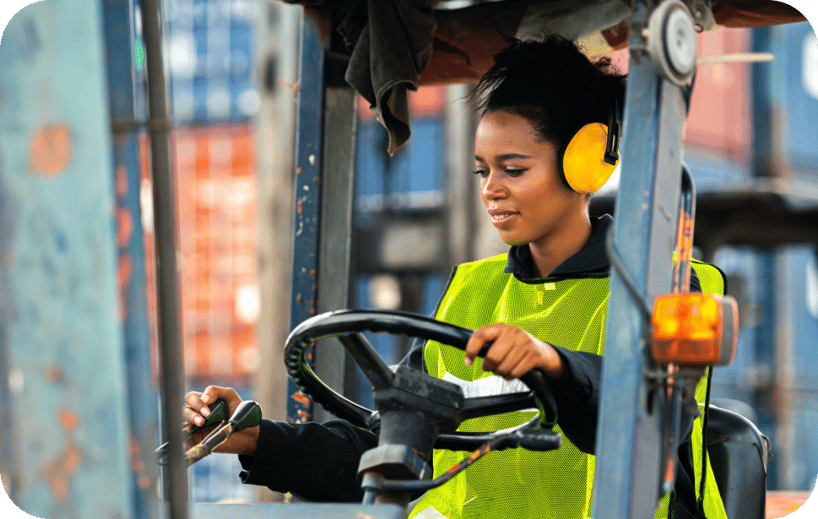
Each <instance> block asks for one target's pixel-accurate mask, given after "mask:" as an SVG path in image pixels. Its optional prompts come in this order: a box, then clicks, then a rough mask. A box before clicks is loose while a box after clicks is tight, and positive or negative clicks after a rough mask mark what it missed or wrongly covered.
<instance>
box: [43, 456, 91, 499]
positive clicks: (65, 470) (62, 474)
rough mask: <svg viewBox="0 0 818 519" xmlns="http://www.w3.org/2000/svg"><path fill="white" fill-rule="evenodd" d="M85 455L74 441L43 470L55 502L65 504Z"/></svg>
mask: <svg viewBox="0 0 818 519" xmlns="http://www.w3.org/2000/svg"><path fill="white" fill-rule="evenodd" d="M83 458H85V453H84V452H83V451H82V449H80V448H79V446H78V445H77V444H76V443H74V442H73V441H69V442H68V443H66V444H65V448H64V449H63V450H62V452H60V454H58V455H57V457H56V458H55V459H54V461H52V462H51V463H49V464H48V465H46V466H45V468H44V469H43V479H44V480H45V482H46V484H48V486H49V487H51V493H52V494H53V495H54V500H55V501H57V502H58V503H61V502H65V500H66V498H67V497H68V492H69V490H70V489H71V480H72V478H73V477H74V474H75V473H76V472H77V470H78V469H79V466H80V463H81V462H82V460H83Z"/></svg>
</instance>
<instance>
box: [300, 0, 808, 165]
mask: <svg viewBox="0 0 818 519" xmlns="http://www.w3.org/2000/svg"><path fill="white" fill-rule="evenodd" d="M284 1H285V2H287V3H300V4H304V5H308V6H312V7H319V8H323V9H326V11H327V12H328V13H330V12H331V13H332V18H333V20H332V30H333V31H335V30H337V31H338V32H340V33H341V34H343V36H344V40H345V44H346V47H347V51H349V52H350V53H351V58H350V61H349V65H348V67H347V71H346V77H345V79H346V81H347V82H348V83H350V84H351V85H352V86H353V87H354V88H355V90H357V91H358V93H360V94H361V95H362V96H363V97H364V98H365V99H366V100H367V101H369V103H370V108H371V109H372V112H373V114H374V115H375V117H376V118H377V119H378V120H379V121H380V122H381V123H382V124H383V125H384V126H385V127H386V129H387V131H388V133H389V136H390V144H389V151H390V153H391V152H393V151H394V150H395V149H397V148H398V147H400V146H401V145H402V144H403V143H404V142H406V140H408V138H409V134H410V131H409V113H408V104H407V90H415V89H417V87H418V86H420V85H437V84H449V83H462V82H473V81H476V80H477V79H478V78H480V77H481V76H482V75H483V73H484V72H485V71H487V70H488V69H489V68H490V67H491V65H492V64H493V60H492V56H493V55H494V54H495V53H496V52H497V50H499V49H501V48H503V47H504V46H505V45H506V41H505V40H504V38H503V35H511V36H516V37H525V36H528V35H536V34H538V33H543V32H552V33H559V34H561V35H563V36H566V37H569V38H572V39H581V38H585V37H588V36H591V35H598V34H600V33H601V34H602V36H603V37H604V40H605V42H606V43H607V46H608V47H609V48H610V49H614V48H621V47H624V46H626V45H627V44H628V38H629V36H628V25H629V17H630V9H631V8H630V0H505V1H488V2H483V3H480V4H477V5H474V6H469V7H462V6H463V5H467V4H468V3H469V2H464V1H463V0H323V1H314V0H313V1H310V0H284ZM712 14H713V17H712V18H713V19H712V20H710V22H711V23H713V22H714V23H715V24H718V25H722V26H727V27H760V26H768V25H775V24H782V23H791V22H797V21H803V20H806V18H805V17H804V16H803V15H802V14H801V13H799V12H798V11H797V10H796V9H795V8H793V7H791V6H789V5H787V4H784V3H781V2H777V1H773V0H752V1H750V0H716V1H715V3H714V4H713V7H712ZM336 50H337V49H336ZM603 52H604V51H603Z"/></svg>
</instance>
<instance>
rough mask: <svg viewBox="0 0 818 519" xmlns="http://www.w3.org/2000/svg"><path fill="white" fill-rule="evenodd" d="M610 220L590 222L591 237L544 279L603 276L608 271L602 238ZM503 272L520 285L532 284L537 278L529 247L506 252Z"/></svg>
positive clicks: (606, 217)
mask: <svg viewBox="0 0 818 519" xmlns="http://www.w3.org/2000/svg"><path fill="white" fill-rule="evenodd" d="M612 223H613V218H612V217H611V216H610V215H608V214H606V215H602V216H600V217H598V218H591V236H589V237H588V241H586V242H585V245H583V246H582V249H580V250H579V252H577V253H576V254H574V255H573V256H571V257H569V258H568V259H566V260H565V261H563V262H562V263H560V264H559V265H557V268H555V269H554V271H553V272H551V274H550V275H549V276H548V277H547V278H545V279H554V278H557V279H565V278H572V277H584V276H582V275H583V274H587V273H589V272H596V273H599V272H604V271H607V270H608V269H609V268H610V262H609V261H608V255H607V254H606V253H605V237H606V236H607V234H608V228H609V227H610V226H611V224H612ZM505 272H506V273H507V274H514V276H515V277H516V278H517V279H519V280H520V281H533V280H537V279H538V278H537V277H536V276H535V274H534V272H535V269H534V261H533V260H532V259H531V250H530V249H529V248H528V245H527V244H526V245H514V246H512V247H511V249H510V250H509V251H508V261H507V262H506V268H505Z"/></svg>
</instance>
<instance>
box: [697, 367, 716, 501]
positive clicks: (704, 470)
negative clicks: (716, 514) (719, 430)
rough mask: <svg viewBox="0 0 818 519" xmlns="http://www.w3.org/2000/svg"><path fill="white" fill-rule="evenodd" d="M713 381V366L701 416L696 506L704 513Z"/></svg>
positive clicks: (709, 369)
mask: <svg viewBox="0 0 818 519" xmlns="http://www.w3.org/2000/svg"><path fill="white" fill-rule="evenodd" d="M712 381H713V366H708V368H707V391H706V396H705V397H704V415H703V416H702V479H701V480H700V481H699V499H697V500H696V506H697V507H698V508H699V511H700V512H702V513H704V482H705V479H706V478H707V418H708V417H709V416H710V384H711V382H712Z"/></svg>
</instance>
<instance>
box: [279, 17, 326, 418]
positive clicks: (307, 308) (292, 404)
mask: <svg viewBox="0 0 818 519" xmlns="http://www.w3.org/2000/svg"><path fill="white" fill-rule="evenodd" d="M325 49H326V41H325V38H324V37H323V36H322V34H321V23H320V16H319V14H318V13H317V12H316V11H312V10H310V9H304V13H303V23H302V26H301V55H300V58H299V60H300V61H299V82H298V85H299V90H298V119H297V122H296V143H295V146H296V159H295V177H294V178H295V180H294V183H293V185H294V197H295V199H294V204H293V205H294V208H295V215H294V218H293V225H294V240H293V286H292V301H291V305H290V329H293V328H295V327H296V326H298V325H299V324H300V323H302V322H303V321H305V320H306V319H309V318H310V317H311V316H313V315H314V314H315V313H316V309H317V294H318V286H317V283H318V253H319V245H320V240H319V230H320V229H319V222H320V218H321V185H320V184H321V170H322V168H321V165H322V162H321V161H322V151H323V150H322V147H323V146H322V145H323V111H324V110H323V109H324V55H325ZM313 362H314V359H313ZM299 394H300V393H299V391H298V388H297V387H296V386H295V384H293V382H292V380H289V379H288V380H287V395H288V396H290V398H288V399H287V417H288V420H289V421H291V422H308V421H311V419H312V402H309V401H308V400H307V399H306V398H303V399H302V398H298V395H299Z"/></svg>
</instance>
